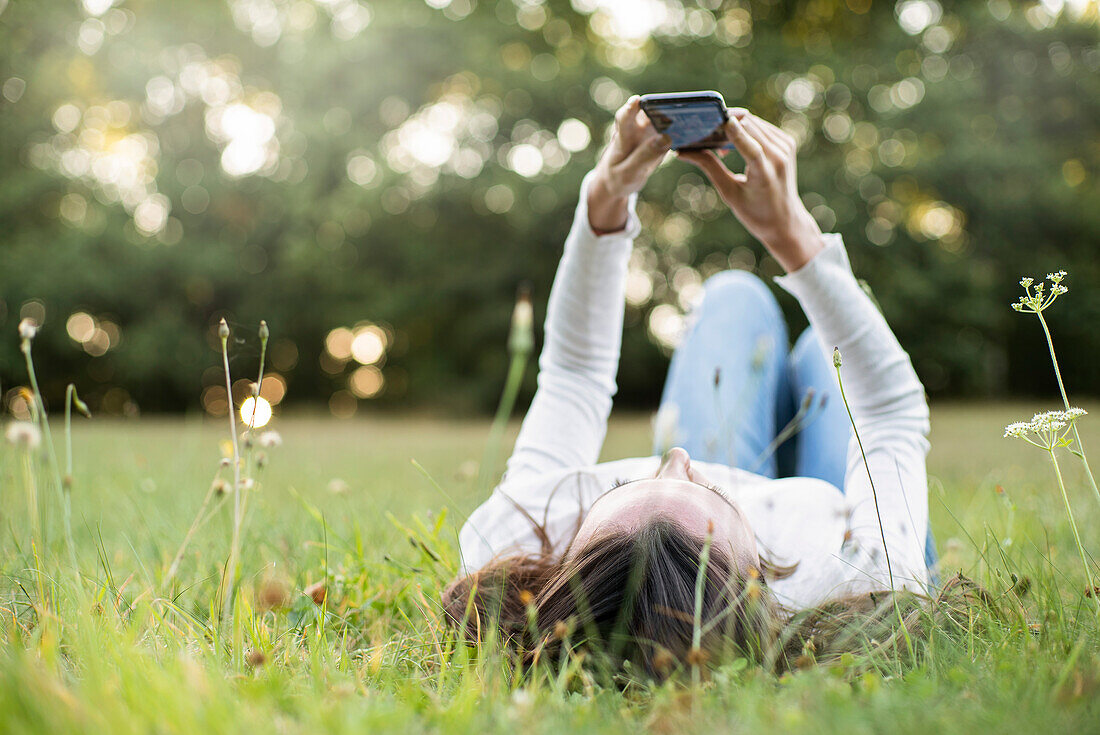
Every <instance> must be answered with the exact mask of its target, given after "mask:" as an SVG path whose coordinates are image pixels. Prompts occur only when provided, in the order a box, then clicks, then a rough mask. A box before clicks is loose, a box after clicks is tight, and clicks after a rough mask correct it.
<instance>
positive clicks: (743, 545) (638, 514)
mask: <svg viewBox="0 0 1100 735" xmlns="http://www.w3.org/2000/svg"><path fill="white" fill-rule="evenodd" d="M659 520H664V521H668V522H670V523H673V524H675V525H676V526H677V527H678V528H680V529H681V530H682V531H683V532H684V533H685V534H687V535H689V536H691V537H693V538H694V539H697V540H698V541H699V542H700V543H701V542H702V540H703V538H704V536H706V535H707V534H708V532H709V534H710V536H711V540H712V546H713V547H714V549H716V550H717V552H718V553H719V554H721V555H725V556H726V557H727V558H728V561H729V562H730V563H731V565H732V567H733V569H734V571H735V572H737V573H738V574H740V575H741V576H745V575H748V574H750V572H751V570H752V568H753V567H754V566H756V565H757V564H758V561H759V558H760V555H759V553H758V552H757V549H756V537H755V535H754V533H753V530H752V527H751V526H750V525H749V522H748V519H747V518H746V516H745V514H744V512H743V511H742V510H741V508H740V506H738V505H737V503H735V502H733V501H732V500H730V499H729V498H728V497H727V496H726V494H725V493H724V492H723V491H722V490H721V489H720V488H719V487H717V486H715V485H712V484H711V483H710V482H708V480H707V478H705V477H703V475H702V474H701V473H700V472H699V471H698V470H696V469H695V468H694V467H693V466H692V464H691V458H690V457H689V456H688V453H687V452H686V451H684V450H683V449H681V448H679V447H676V448H674V449H671V450H670V451H669V452H668V453H667V454H666V455H665V458H664V461H662V463H661V466H660V468H659V469H658V470H657V473H656V475H654V476H653V477H649V478H644V479H640V480H633V481H631V482H624V483H620V484H618V485H616V486H615V487H614V488H612V489H611V490H609V491H608V492H606V493H604V494H603V495H602V496H600V497H599V498H598V499H597V500H596V501H595V503H593V504H592V506H591V508H590V509H589V511H588V514H587V515H586V516H585V518H584V520H583V522H582V523H581V525H580V527H579V528H578V529H577V533H576V536H575V537H574V539H573V543H572V544H571V547H570V551H569V552H567V553H566V558H569V557H570V556H571V555H572V553H573V549H578V550H579V549H581V548H584V547H586V546H587V545H588V544H589V542H590V541H591V540H592V539H594V538H598V537H600V536H613V535H617V534H627V535H629V534H635V533H638V532H639V531H641V530H642V529H644V528H646V527H648V526H650V525H651V524H653V523H654V522H656V521H659Z"/></svg>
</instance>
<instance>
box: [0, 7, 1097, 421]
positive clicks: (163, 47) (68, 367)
mask: <svg viewBox="0 0 1100 735" xmlns="http://www.w3.org/2000/svg"><path fill="white" fill-rule="evenodd" d="M1098 15H1100V11H1098V8H1097V3H1096V2H1095V0H1089V1H1087V2H1085V1H1084V0H1067V1H1066V2H1062V1H1061V0H1058V1H1055V0H1044V2H1041V3H1033V2H1024V3H1016V2H1008V0H988V2H987V1H981V2H978V1H974V2H961V1H958V2H948V1H946V0H941V1H937V0H900V1H899V2H886V1H883V0H875V1H874V2H872V1H871V0H752V1H751V2H750V1H749V0H741V1H740V2H737V1H732V0H571V1H570V0H497V1H495V2H494V1H491V0H481V1H480V2H476V0H376V1H375V2H366V1H364V0H228V1H227V0H193V1H192V2H189V3H185V4H183V3H142V2H137V1H136V0H132V1H125V0H124V1H122V2H118V1H117V0H83V2H70V1H68V0H50V1H48V2H36V3H31V2H18V1H16V2H11V3H8V2H6V0H0V93H2V97H0V165H3V170H4V171H5V176H4V177H3V179H2V180H0V222H3V229H2V238H3V239H2V240H0V334H8V335H10V338H5V339H3V340H0V381H2V384H0V388H2V389H3V390H4V391H6V392H7V391H9V389H11V388H12V386H14V385H16V384H17V383H18V382H19V381H20V380H21V379H22V375H23V372H22V368H21V355H20V354H19V351H18V346H17V341H16V339H15V338H14V330H15V325H16V323H17V322H18V321H19V319H20V318H21V317H22V316H31V317H35V318H38V319H40V320H41V319H45V326H46V328H45V329H44V330H43V332H42V334H41V337H40V338H39V340H38V341H37V343H36V350H37V353H38V354H39V355H40V359H41V361H42V373H43V374H44V377H45V380H46V385H47V393H48V396H49V397H50V398H53V399H54V400H60V398H61V396H62V389H63V385H64V383H65V382H67V380H68V379H69V378H76V379H77V380H78V382H80V383H81V390H82V393H86V394H87V395H89V397H90V398H91V402H92V404H93V406H98V407H99V408H100V409H101V410H105V411H109V412H110V411H127V410H133V409H134V408H135V407H138V406H140V407H141V408H142V409H145V410H174V409H180V408H192V407H199V406H203V407H205V408H206V409H207V410H209V411H212V412H218V411H224V410H225V405H226V403H225V395H224V390H223V389H222V388H219V387H218V384H219V373H218V370H217V368H216V366H217V359H216V352H215V350H216V346H217V341H216V339H215V338H214V336H213V335H214V332H213V328H214V325H215V324H216V323H217V320H218V319H219V318H220V317H222V316H226V317H227V318H228V319H229V321H230V323H231V324H232V325H233V327H234V330H235V336H236V337H237V339H235V340H234V344H233V351H232V353H231V356H232V358H233V361H234V365H235V369H236V371H237V373H238V374H239V375H238V377H241V378H245V377H249V376H250V375H251V372H252V371H253V370H254V369H255V362H256V357H257V350H258V342H257V340H256V338H255V337H254V334H255V326H254V325H255V324H256V323H257V322H258V321H259V319H261V318H264V319H267V321H268V322H269V323H270V324H271V327H272V333H273V342H272V360H271V362H270V363H269V364H270V365H271V367H272V369H273V371H274V372H275V373H276V374H277V375H278V378H277V379H276V381H275V382H276V383H278V385H273V386H272V387H271V390H272V391H274V393H272V394H271V395H272V400H273V401H274V400H276V397H281V393H280V391H281V390H282V388H283V387H285V386H289V393H288V395H289V398H290V400H292V401H297V402H302V403H307V402H311V401H318V400H321V401H328V402H329V404H330V406H331V407H332V410H333V411H334V412H335V413H337V414H340V415H346V414H348V413H350V412H351V411H353V410H354V408H355V406H356V405H357V403H361V402H362V401H364V400H372V401H376V402H378V403H380V404H386V403H393V402H396V401H401V403H402V405H408V404H409V403H417V404H431V405H433V406H441V405H445V406H449V407H452V408H484V407H487V406H490V405H492V403H493V401H494V399H495V396H496V394H497V391H498V387H499V383H500V380H501V379H502V376H503V372H504V367H505V355H504V354H503V345H504V337H505V333H506V330H507V323H508V315H509V312H510V309H511V301H512V297H513V294H514V291H515V288H516V285H517V284H518V283H520V282H522V281H527V282H530V283H531V284H532V286H533V288H534V293H535V294H536V297H537V298H536V302H540V301H542V302H544V301H545V296H546V294H547V293H548V291H549V284H550V281H551V279H552V277H553V272H554V267H555V265H556V262H557V258H558V255H559V252H560V247H561V241H562V239H563V237H564V235H565V232H566V231H567V229H568V226H569V222H570V219H571V215H572V208H573V207H574V205H575V201H576V191H577V186H578V185H579V182H580V179H581V177H582V176H583V174H584V172H585V171H586V170H588V168H590V167H591V165H592V164H593V162H594V159H595V156H596V155H597V153H598V150H599V148H600V146H601V145H602V141H603V140H604V136H605V133H606V128H607V124H608V122H609V121H610V117H611V113H612V111H613V110H614V109H615V108H616V107H618V106H619V105H620V104H621V103H622V102H623V101H624V100H625V99H626V97H627V96H628V95H629V94H630V93H633V92H638V93H644V92H650V91H673V90H683V89H711V88H713V89H718V90H720V91H722V92H723V93H724V94H725V95H726V98H727V101H728V102H730V104H742V105H746V106H748V107H750V108H752V109H754V110H755V111H757V112H758V113H760V114H762V115H764V116H765V117H768V118H769V119H772V120H776V121H777V122H778V123H780V124H781V125H782V126H783V127H784V128H785V129H787V130H788V131H790V132H791V133H792V134H794V135H795V136H796V137H797V138H798V139H799V140H800V141H801V157H800V181H801V184H802V191H803V194H804V198H805V200H806V201H807V204H808V205H809V206H810V208H811V210H812V212H813V214H814V216H815V217H816V218H817V219H818V220H819V222H820V223H821V225H822V227H823V228H824V229H826V230H835V231H838V232H841V233H843V234H844V236H845V238H846V241H847V242H848V244H849V250H850V253H851V255H852V260H853V262H854V265H855V267H856V270H857V272H858V273H859V274H860V275H861V276H863V277H865V278H867V280H868V281H870V283H871V284H872V285H873V287H874V289H875V292H876V294H877V296H878V298H879V300H880V301H881V303H882V305H883V307H884V310H885V311H886V312H887V315H888V317H889V318H890V320H891V323H892V324H893V325H894V326H895V329H896V331H897V333H898V335H899V337H900V338H901V340H902V342H903V343H904V344H905V345H906V347H907V348H908V349H909V350H910V352H911V354H912V355H913V357H914V361H915V363H916V365H917V369H918V372H920V374H921V376H922V378H923V379H924V381H925V383H926V385H927V387H928V389H929V391H930V392H932V393H934V394H950V395H990V394H1005V393H1010V392H1011V393H1020V392H1028V393H1030V392H1042V393H1049V391H1050V390H1051V389H1052V378H1051V376H1050V371H1049V367H1048V365H1047V364H1046V362H1045V358H1044V357H1043V345H1042V341H1041V334H1040V333H1039V332H1038V331H1036V326H1035V325H1034V324H1032V323H1030V322H1028V321H1027V320H1026V319H1024V318H1023V317H1021V316H1019V315H1016V314H1015V313H1013V312H1011V311H1010V310H1009V309H1008V303H1009V302H1010V301H1012V300H1013V299H1014V298H1015V293H1016V288H1017V287H1016V285H1015V284H1016V281H1017V279H1018V278H1019V276H1020V275H1022V274H1025V273H1031V274H1035V275H1039V276H1041V275H1043V274H1045V273H1046V272H1047V271H1049V270H1057V269H1060V268H1065V269H1066V270H1068V271H1070V278H1069V279H1068V281H1067V283H1068V284H1069V286H1070V289H1071V293H1070V295H1069V296H1068V297H1067V298H1066V299H1065V300H1063V301H1062V302H1060V304H1059V307H1058V308H1057V309H1056V310H1054V311H1052V312H1050V318H1051V322H1052V327H1053V329H1054V331H1055V338H1056V340H1058V343H1059V344H1060V346H1061V350H1062V356H1063V370H1064V372H1065V375H1066V379H1067V382H1068V384H1069V386H1070V387H1071V389H1075V390H1078V391H1088V390H1093V391H1094V390H1095V386H1097V385H1100V380H1098V379H1100V368H1098V367H1097V364H1096V361H1095V359H1094V356H1095V355H1096V354H1097V352H1098V348H1100V344H1098V342H1100V336H1098V335H1097V333H1096V330H1095V329H1093V328H1092V327H1093V325H1095V324H1096V323H1097V317H1098V316H1100V289H1096V288H1089V287H1090V286H1093V287H1094V286H1095V285H1096V284H1098V283H1100V278H1098V276H1100V265H1098V264H1097V262H1096V261H1095V259H1094V258H1091V257H1090V253H1089V249H1090V247H1091V246H1092V245H1093V243H1095V241H1096V239H1097V237H1098V235H1100V211H1098V208H1097V207H1096V202H1097V201H1098V197H1097V194H1098V189H1097V169H1098V163H1100V147H1098V146H1097V143H1096V141H1097V140H1100V109H1098V108H1100V75H1098V73H1097V72H1098V71H1100V44H1098V40H1100V39H1098V35H1097V28H1098ZM643 199H644V206H643V207H642V208H641V213H642V217H643V220H644V224H645V234H644V235H643V236H642V238H640V241H639V243H638V247H637V249H636V252H635V254H634V258H633V260H632V264H631V274H630V281H629V288H628V315H627V330H626V335H625V339H624V360H623V363H622V367H621V370H620V385H621V392H620V395H621V397H622V399H623V400H624V401H625V402H627V403H632V404H635V405H644V406H652V405H653V403H654V401H655V398H656V395H657V392H658V391H659V389H660V385H661V381H662V378H663V371H664V368H665V360H666V356H667V353H668V350H669V348H670V347H671V345H672V344H674V342H675V339H676V334H677V332H678V330H679V328H680V327H681V325H682V320H683V314H684V312H685V311H686V310H687V309H688V308H690V305H691V303H692V301H693V299H694V298H696V297H697V296H698V293H699V289H700V288H701V283H702V280H703V279H705V278H706V277H707V276H708V275H710V274H711V273H713V272H715V271H717V270H720V269H723V268H727V267H731V266H732V267H742V268H750V269H753V270H756V271H757V272H759V273H761V274H762V275H765V276H768V275H774V274H775V273H777V272H778V271H777V266H776V264H775V263H774V262H772V261H771V260H770V259H769V258H767V257H766V256H765V255H764V253H763V251H762V249H761V248H760V246H759V245H758V244H756V243H754V242H753V241H752V240H751V238H749V237H748V236H747V235H746V233H745V232H744V231H743V230H742V228H740V226H739V225H738V224H737V223H736V221H735V220H733V218H732V217H731V216H730V215H729V214H728V212H727V211H725V210H724V208H723V207H722V206H720V205H719V203H718V201H717V199H716V197H715V196H714V195H713V193H712V192H711V191H710V190H709V189H708V187H707V186H706V185H705V182H704V180H703V179H702V178H701V177H700V176H699V175H698V174H697V173H695V171H694V170H693V169H691V168H690V167H688V166H687V165H686V164H682V163H680V162H678V161H675V160H670V161H669V162H668V164H667V165H666V166H665V167H663V168H662V169H661V170H660V171H659V172H658V173H657V175H656V176H655V177H654V180H653V181H652V182H651V184H650V186H649V187H648V188H647V191H646V192H645V194H644V197H643ZM783 303H784V305H785V307H786V308H788V309H789V310H790V311H791V317H792V322H793V323H794V324H796V325H797V324H798V320H799V319H800V317H799V315H798V314H797V307H796V305H794V303H793V302H792V301H791V300H790V299H785V300H784V301H783ZM531 386H533V379H532V380H531V381H530V382H529V386H528V387H529V388H530V387H531ZM266 390H267V388H266V387H265V391H266ZM219 391H220V392H219ZM7 395H8V397H9V398H10V397H11V394H10V392H8V393H7Z"/></svg>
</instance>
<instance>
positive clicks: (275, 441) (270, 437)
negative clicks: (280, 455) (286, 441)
mask: <svg viewBox="0 0 1100 735" xmlns="http://www.w3.org/2000/svg"><path fill="white" fill-rule="evenodd" d="M282 444H283V437H282V436H281V435H280V434H279V432H277V431H265V432H264V433H262V434H260V446H261V447H264V448H265V449H271V448H272V447H278V446H282Z"/></svg>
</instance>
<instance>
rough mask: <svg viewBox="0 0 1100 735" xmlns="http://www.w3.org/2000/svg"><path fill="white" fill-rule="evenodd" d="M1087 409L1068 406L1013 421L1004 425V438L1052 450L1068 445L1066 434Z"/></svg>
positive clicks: (1086, 412)
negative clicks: (1024, 419)
mask: <svg viewBox="0 0 1100 735" xmlns="http://www.w3.org/2000/svg"><path fill="white" fill-rule="evenodd" d="M1087 414H1088V411H1086V410H1085V409H1083V408H1068V409H1066V410H1065V411H1044V412H1042V413H1037V414H1035V415H1034V416H1032V417H1031V421H1015V422H1013V423H1011V424H1009V425H1008V426H1006V427H1005V434H1004V435H1005V438H1006V439H1007V438H1012V439H1023V440H1024V441H1026V442H1027V443H1028V444H1033V445H1034V446H1037V447H1039V448H1040V449H1048V450H1052V449H1054V448H1055V447H1063V446H1068V444H1069V440H1068V438H1067V435H1068V433H1069V431H1070V430H1071V429H1072V428H1073V425H1074V423H1075V422H1076V421H1077V420H1078V419H1080V418H1081V417H1082V416H1086V415H1087Z"/></svg>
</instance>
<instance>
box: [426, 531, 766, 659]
mask: <svg viewBox="0 0 1100 735" xmlns="http://www.w3.org/2000/svg"><path fill="white" fill-rule="evenodd" d="M705 546H706V547H708V548H706V549H704V547H705ZM709 546H710V545H709V543H708V542H706V541H704V540H702V539H699V538H697V537H695V536H693V535H692V534H690V533H689V532H687V531H686V530H685V529H684V528H683V527H682V526H680V525H679V524H677V523H675V522H673V521H670V520H666V519H657V520H654V521H652V522H650V523H649V524H647V525H646V526H644V527H642V528H641V529H639V530H638V531H635V532H633V533H629V534H628V533H612V534H606V535H603V536H600V537H596V538H593V539H592V540H590V541H589V542H588V544H586V545H585V547H584V548H582V549H580V550H579V551H577V552H576V553H571V554H569V555H567V557H566V558H565V559H564V560H557V559H555V558H554V557H553V555H551V554H546V553H544V554H540V555H536V556H515V557H509V558H505V559H501V560H498V561H497V562H494V563H492V564H490V565H488V566H487V567H486V568H484V569H482V570H481V571H478V572H475V573H474V574H471V575H469V576H467V577H462V578H460V579H457V580H455V581H454V582H453V583H451V585H450V586H448V588H447V589H446V590H445V591H444V593H443V604H444V609H445V612H446V617H447V619H448V621H449V622H450V623H451V624H452V625H454V626H456V627H459V628H461V629H462V630H463V632H464V634H465V636H466V638H467V639H468V640H470V641H481V640H484V639H485V638H486V637H487V635H488V634H489V631H490V629H491V630H492V634H493V635H499V636H500V637H501V638H502V639H503V641H504V642H505V643H506V644H508V645H509V646H510V647H512V648H513V649H514V650H517V651H519V652H521V653H522V655H523V656H524V658H525V659H526V660H528V661H533V660H535V659H537V658H538V657H540V656H546V655H550V654H553V653H554V652H555V651H557V650H558V648H559V647H560V646H561V645H562V643H563V642H564V641H566V640H567V639H568V641H569V643H570V644H571V645H575V646H583V647H586V648H588V649H590V650H598V651H599V652H600V653H601V654H603V655H606V656H608V657H609V658H610V660H611V662H612V663H613V664H614V665H618V664H621V663H622V662H623V661H631V662H633V663H635V664H637V665H639V666H641V667H642V668H643V669H644V670H645V671H646V672H647V673H649V674H650V675H651V676H654V677H658V678H663V677H664V676H665V675H667V673H669V671H670V669H672V668H674V667H675V665H676V664H677V663H683V662H688V663H699V662H701V661H702V660H704V659H707V658H711V657H715V656H723V657H725V656H728V655H729V654H735V655H740V656H744V657H746V658H749V659H751V660H754V661H763V660H764V658H765V656H766V654H767V652H768V651H769V650H771V648H772V644H773V642H774V641H775V639H776V635H777V633H778V629H779V620H780V615H779V607H778V605H777V604H776V603H775V601H774V599H773V598H772V596H771V594H770V593H769V592H768V589H767V584H766V582H765V581H764V576H763V571H762V569H761V568H760V567H759V566H754V567H752V568H750V569H749V570H748V572H747V573H746V574H742V573H741V572H740V571H738V570H737V569H736V568H735V566H734V565H733V562H732V561H731V560H730V558H729V556H728V555H727V554H725V553H723V552H722V551H720V550H719V549H718V548H716V547H715V548H709ZM696 631H698V641H697V642H698V645H696V641H695V635H696Z"/></svg>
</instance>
